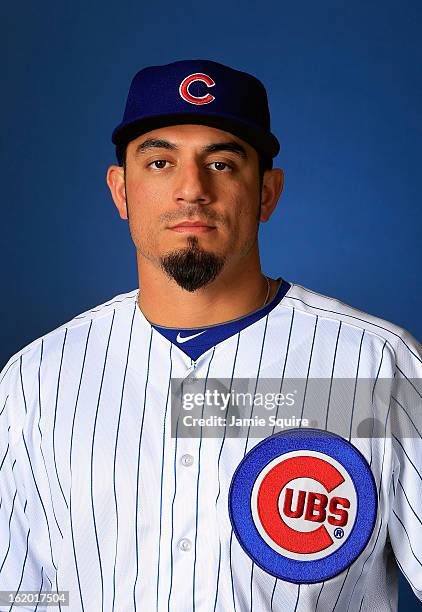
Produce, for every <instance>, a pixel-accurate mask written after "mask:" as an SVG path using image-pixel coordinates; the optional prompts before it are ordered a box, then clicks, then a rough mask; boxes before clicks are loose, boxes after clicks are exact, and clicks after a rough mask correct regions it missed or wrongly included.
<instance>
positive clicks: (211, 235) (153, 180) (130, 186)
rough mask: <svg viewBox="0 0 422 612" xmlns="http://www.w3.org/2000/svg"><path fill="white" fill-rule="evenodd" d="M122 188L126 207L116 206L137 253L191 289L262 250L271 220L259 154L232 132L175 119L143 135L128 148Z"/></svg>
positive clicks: (202, 284)
mask: <svg viewBox="0 0 422 612" xmlns="http://www.w3.org/2000/svg"><path fill="white" fill-rule="evenodd" d="M125 186H126V210H122V209H121V208H120V207H119V210H120V214H121V216H122V217H125V214H126V212H127V216H128V218H129V226H130V232H131V236H132V240H133V242H134V244H135V246H136V249H137V252H138V257H144V258H146V259H147V260H149V261H150V262H152V263H153V264H155V265H157V266H158V267H160V268H161V269H162V270H164V271H165V272H166V273H167V274H168V275H169V276H171V277H172V278H173V279H174V280H176V282H177V283H178V284H179V285H180V286H183V288H184V289H187V290H188V291H194V290H196V289H198V288H199V287H201V286H204V285H206V284H207V283H209V282H211V281H212V280H214V278H215V277H216V276H217V275H218V274H219V273H220V272H221V270H222V269H223V268H224V267H226V268H227V267H229V266H230V267H233V268H235V267H236V266H238V265H242V263H244V262H245V259H246V258H247V257H248V256H250V254H251V251H252V250H253V249H254V248H255V249H257V235H258V227H259V220H260V218H262V220H266V218H265V215H266V213H265V211H264V212H262V211H261V213H262V214H261V213H260V189H259V171H258V154H257V152H256V151H255V149H254V148H253V147H251V146H250V145H248V144H247V143H246V142H244V141H243V140H241V139H240V138H237V137H236V136H233V135H232V134H229V133H228V132H224V131H222V130H218V129H215V128H211V127H207V126H202V125H178V126H171V127H165V128H160V129H156V130H153V131H151V132H148V133H146V134H143V135H142V136H139V137H138V138H136V139H135V140H133V141H131V142H130V143H129V144H128V147H127V151H126V170H125ZM260 215H261V216H260ZM262 215H263V216H262ZM267 216H269V215H267Z"/></svg>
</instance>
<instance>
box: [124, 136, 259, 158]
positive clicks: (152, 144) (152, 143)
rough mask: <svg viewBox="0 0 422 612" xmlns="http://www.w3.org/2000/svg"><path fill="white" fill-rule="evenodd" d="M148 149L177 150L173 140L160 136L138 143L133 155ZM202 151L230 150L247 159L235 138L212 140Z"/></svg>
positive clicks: (243, 149)
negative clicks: (222, 140)
mask: <svg viewBox="0 0 422 612" xmlns="http://www.w3.org/2000/svg"><path fill="white" fill-rule="evenodd" d="M150 149H167V150H171V151H175V150H177V146H176V145H175V144H174V143H173V142H169V141H168V140H163V139H161V138H148V140H144V142H141V143H140V144H138V146H137V147H136V150H135V157H136V156H137V155H140V154H142V153H145V152H146V151H149V150H150ZM202 150H203V152H204V153H218V152H220V151H230V152H232V153H237V155H240V157H243V159H247V157H248V156H247V153H246V150H245V148H244V147H243V146H242V145H241V144H240V143H238V142H236V141H235V140H228V141H224V142H213V143H212V144H209V145H206V146H205V147H204V148H203V149H202Z"/></svg>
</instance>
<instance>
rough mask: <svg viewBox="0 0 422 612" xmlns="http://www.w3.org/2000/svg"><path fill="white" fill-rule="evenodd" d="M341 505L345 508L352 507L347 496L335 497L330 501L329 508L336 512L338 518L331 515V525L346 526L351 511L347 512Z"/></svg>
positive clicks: (329, 518) (332, 512) (333, 512)
mask: <svg viewBox="0 0 422 612" xmlns="http://www.w3.org/2000/svg"><path fill="white" fill-rule="evenodd" d="M339 506H343V508H350V501H349V500H348V499H346V498H345V497H333V498H332V499H331V501H330V508H329V509H330V512H331V514H334V516H337V517H338V518H334V517H333V516H329V517H328V522H329V523H330V525H336V526H337V527H344V526H345V525H346V524H347V521H348V519H349V513H348V512H346V510H341V509H340V508H339Z"/></svg>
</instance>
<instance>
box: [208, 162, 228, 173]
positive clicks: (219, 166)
mask: <svg viewBox="0 0 422 612" xmlns="http://www.w3.org/2000/svg"><path fill="white" fill-rule="evenodd" d="M210 166H214V169H215V170H218V171H219V172H230V170H231V169H232V168H231V166H229V164H226V162H220V161H216V162H212V163H211V164H210Z"/></svg>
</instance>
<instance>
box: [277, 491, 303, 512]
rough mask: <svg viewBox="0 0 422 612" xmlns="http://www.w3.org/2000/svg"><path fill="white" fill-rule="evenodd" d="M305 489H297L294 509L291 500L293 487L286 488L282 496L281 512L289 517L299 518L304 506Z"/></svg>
mask: <svg viewBox="0 0 422 612" xmlns="http://www.w3.org/2000/svg"><path fill="white" fill-rule="evenodd" d="M305 498H306V491H299V494H298V496H297V503H296V509H295V510H293V509H292V501H293V489H286V495H285V497H284V506H283V513H284V514H285V515H286V516H289V517H290V518H299V517H300V516H302V514H303V509H304V507H305Z"/></svg>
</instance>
